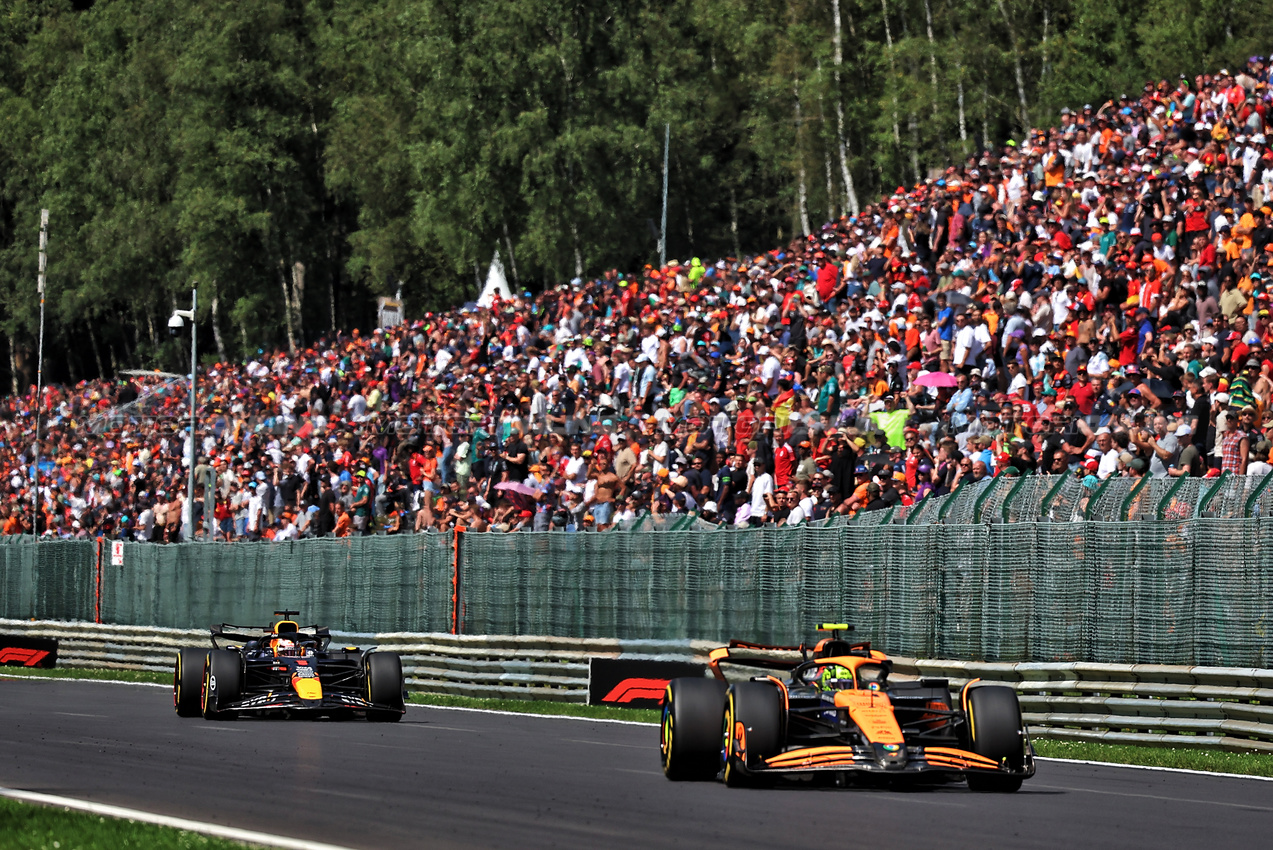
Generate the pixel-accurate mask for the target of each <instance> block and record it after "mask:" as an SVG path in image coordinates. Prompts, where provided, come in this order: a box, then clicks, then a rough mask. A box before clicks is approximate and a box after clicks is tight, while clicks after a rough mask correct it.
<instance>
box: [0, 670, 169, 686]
mask: <svg viewBox="0 0 1273 850" xmlns="http://www.w3.org/2000/svg"><path fill="white" fill-rule="evenodd" d="M5 677H7V678H13V679H100V680H104V681H109V682H156V683H158V684H161V685H171V684H172V673H156V672H154V671H152V670H113V669H108V668H101V667H55V668H53V669H52V670H44V669H41V668H39V667H0V678H5Z"/></svg>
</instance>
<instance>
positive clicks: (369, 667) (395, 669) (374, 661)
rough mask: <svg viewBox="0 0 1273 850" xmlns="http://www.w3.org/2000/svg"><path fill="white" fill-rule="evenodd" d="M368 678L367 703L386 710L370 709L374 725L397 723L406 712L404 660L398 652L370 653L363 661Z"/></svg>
mask: <svg viewBox="0 0 1273 850" xmlns="http://www.w3.org/2000/svg"><path fill="white" fill-rule="evenodd" d="M363 664H364V665H365V667H364V671H365V673H366V677H367V701H368V702H371V703H375V704H376V705H378V706H386V708H380V709H369V710H368V711H367V719H368V720H370V721H371V722H373V723H397V722H398V721H399V720H401V719H402V715H403V714H404V713H405V712H406V710H407V708H406V698H405V696H404V692H403V684H404V683H403V677H402V659H401V658H400V657H399V656H398V653H396V652H370V653H368V654H367V656H366V658H365V660H364V661H363Z"/></svg>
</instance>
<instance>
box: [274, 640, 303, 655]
mask: <svg viewBox="0 0 1273 850" xmlns="http://www.w3.org/2000/svg"><path fill="white" fill-rule="evenodd" d="M274 655H275V656H278V657H283V656H296V655H300V650H299V649H298V648H297V645H296V641H294V640H289V639H288V638H278V639H277V640H275V641H274Z"/></svg>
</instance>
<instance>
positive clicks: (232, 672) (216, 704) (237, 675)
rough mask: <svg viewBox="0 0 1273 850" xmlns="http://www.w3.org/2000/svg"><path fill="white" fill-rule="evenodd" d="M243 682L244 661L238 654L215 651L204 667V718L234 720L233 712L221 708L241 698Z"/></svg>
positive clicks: (230, 651)
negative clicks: (240, 690) (240, 692)
mask: <svg viewBox="0 0 1273 850" xmlns="http://www.w3.org/2000/svg"><path fill="white" fill-rule="evenodd" d="M242 682H243V660H242V659H241V658H240V657H239V654H238V653H237V652H234V651H233V650H229V649H214V650H212V651H211V652H209V653H208V656H207V661H206V662H205V663H204V666H203V717H204V719H205V720H233V719H234V718H235V716H236V715H235V714H234V712H233V711H226V710H225V709H223V708H222V707H221V706H223V705H229V704H230V703H232V702H234V701H235V700H237V699H238V698H239V689H240V687H241V685H242Z"/></svg>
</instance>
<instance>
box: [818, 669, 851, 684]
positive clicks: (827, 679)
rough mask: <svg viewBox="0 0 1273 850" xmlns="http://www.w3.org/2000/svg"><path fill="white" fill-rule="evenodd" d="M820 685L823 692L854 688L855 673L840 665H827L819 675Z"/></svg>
mask: <svg viewBox="0 0 1273 850" xmlns="http://www.w3.org/2000/svg"><path fill="white" fill-rule="evenodd" d="M818 685H819V687H821V688H822V689H823V690H835V689H840V688H851V687H853V671H852V670H850V669H849V668H848V667H844V666H842V665H840V664H827V665H824V666H823V668H822V672H821V673H819V674H818Z"/></svg>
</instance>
